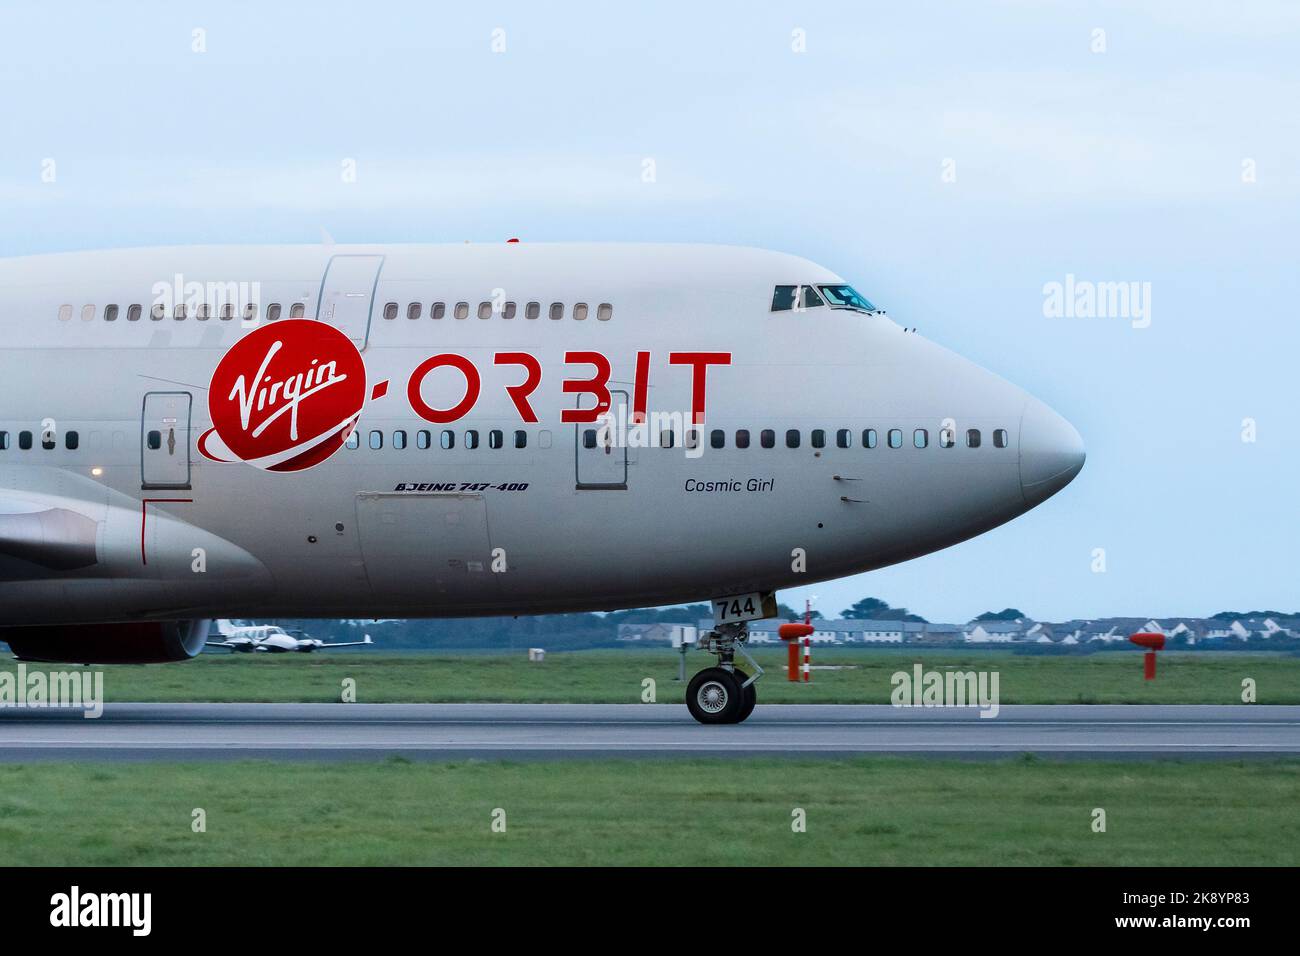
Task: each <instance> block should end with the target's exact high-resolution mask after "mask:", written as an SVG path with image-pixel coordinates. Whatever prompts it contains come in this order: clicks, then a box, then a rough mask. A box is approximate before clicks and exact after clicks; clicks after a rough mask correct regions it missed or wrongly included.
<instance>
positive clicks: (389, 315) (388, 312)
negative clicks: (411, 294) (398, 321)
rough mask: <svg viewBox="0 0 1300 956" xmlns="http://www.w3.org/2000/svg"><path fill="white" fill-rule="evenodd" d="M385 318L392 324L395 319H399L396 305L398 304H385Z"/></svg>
mask: <svg viewBox="0 0 1300 956" xmlns="http://www.w3.org/2000/svg"><path fill="white" fill-rule="evenodd" d="M384 318H385V319H387V320H388V321H390V322H391V321H393V319H395V318H397V303H396V302H386V303H384Z"/></svg>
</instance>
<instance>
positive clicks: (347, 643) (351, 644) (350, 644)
mask: <svg viewBox="0 0 1300 956" xmlns="http://www.w3.org/2000/svg"><path fill="white" fill-rule="evenodd" d="M373 643H375V642H374V641H372V640H371V639H370V635H369V634H367V635H366V639H365V640H364V641H341V642H339V643H338V644H320V645H317V646H318V647H360V646H361V645H363V644H373Z"/></svg>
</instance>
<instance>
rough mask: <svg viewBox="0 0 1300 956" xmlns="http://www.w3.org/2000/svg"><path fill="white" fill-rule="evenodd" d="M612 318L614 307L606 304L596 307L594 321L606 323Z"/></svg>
mask: <svg viewBox="0 0 1300 956" xmlns="http://www.w3.org/2000/svg"><path fill="white" fill-rule="evenodd" d="M613 317H614V307H613V306H612V305H610V304H609V303H608V302H602V303H601V304H600V305H599V306H597V307H596V321H597V322H608V321H609V320H610V319H612V318H613Z"/></svg>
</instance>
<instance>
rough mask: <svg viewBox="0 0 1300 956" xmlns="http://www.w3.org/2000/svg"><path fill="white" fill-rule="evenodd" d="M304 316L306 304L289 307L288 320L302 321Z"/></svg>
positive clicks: (301, 303) (296, 303)
mask: <svg viewBox="0 0 1300 956" xmlns="http://www.w3.org/2000/svg"><path fill="white" fill-rule="evenodd" d="M204 308H205V309H206V308H207V306H206V305H205V306H204ZM306 316H307V303H305V302H295V303H294V304H293V305H291V306H289V318H291V319H302V318H306ZM200 318H204V319H206V318H207V316H206V315H204V316H200Z"/></svg>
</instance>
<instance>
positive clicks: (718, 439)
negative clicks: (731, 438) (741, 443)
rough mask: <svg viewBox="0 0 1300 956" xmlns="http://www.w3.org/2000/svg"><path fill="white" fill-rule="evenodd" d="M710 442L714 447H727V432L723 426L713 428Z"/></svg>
mask: <svg viewBox="0 0 1300 956" xmlns="http://www.w3.org/2000/svg"><path fill="white" fill-rule="evenodd" d="M709 444H710V445H711V446H713V447H714V448H726V447H727V433H726V432H724V431H723V430H722V429H721V428H715V429H713V431H712V433H711V434H710V435H709Z"/></svg>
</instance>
